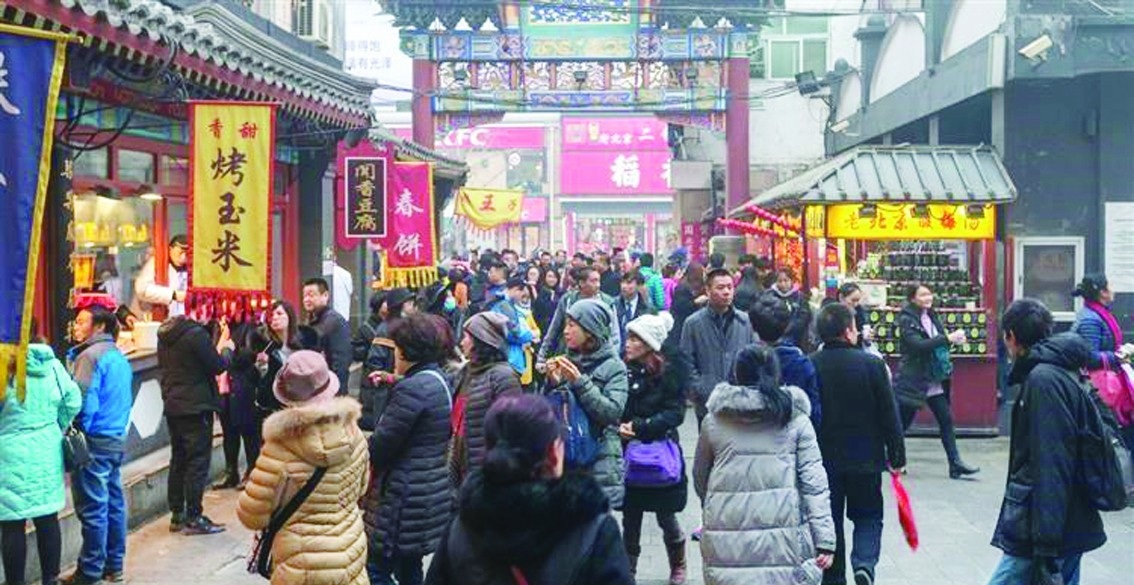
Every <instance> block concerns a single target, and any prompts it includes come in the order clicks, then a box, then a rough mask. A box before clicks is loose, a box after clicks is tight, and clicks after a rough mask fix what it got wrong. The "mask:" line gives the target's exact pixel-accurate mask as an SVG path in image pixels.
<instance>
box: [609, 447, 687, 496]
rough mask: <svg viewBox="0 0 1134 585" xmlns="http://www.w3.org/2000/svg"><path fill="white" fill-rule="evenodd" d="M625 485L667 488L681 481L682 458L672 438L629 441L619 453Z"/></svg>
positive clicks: (683, 461) (683, 462) (679, 449)
mask: <svg viewBox="0 0 1134 585" xmlns="http://www.w3.org/2000/svg"><path fill="white" fill-rule="evenodd" d="M622 456H623V460H624V461H625V466H626V485H627V486H628V487H647V488H649V487H667V486H671V485H676V484H679V483H681V476H682V471H683V469H684V465H685V460H684V459H683V458H682V456H681V447H680V446H679V445H678V444H677V442H675V441H674V440H672V439H662V440H661V441H653V442H650V443H643V442H641V441H630V443H629V444H627V445H626V451H625V452H624V453H623V454H622Z"/></svg>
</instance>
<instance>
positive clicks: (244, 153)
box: [188, 101, 276, 320]
mask: <svg viewBox="0 0 1134 585" xmlns="http://www.w3.org/2000/svg"><path fill="white" fill-rule="evenodd" d="M189 106H190V107H189V127H190V160H189V167H190V169H189V173H190V177H191V179H192V185H191V190H190V204H189V224H190V225H189V234H190V235H189V292H190V299H189V305H188V307H189V309H190V312H191V313H194V314H197V315H198V316H201V317H205V318H207V317H212V316H221V315H223V316H227V317H229V318H233V319H237V320H243V319H245V318H248V317H251V316H253V315H254V314H255V313H257V312H258V311H260V310H263V309H264V308H266V307H267V304H268V302H269V300H270V299H269V296H268V289H269V287H270V283H271V273H270V271H271V265H272V262H271V249H272V229H271V228H272V222H271V201H272V192H273V188H272V181H273V179H274V177H275V174H274V166H275V119H276V104H271V103H260V102H213V101H201V102H192V103H190V105H189Z"/></svg>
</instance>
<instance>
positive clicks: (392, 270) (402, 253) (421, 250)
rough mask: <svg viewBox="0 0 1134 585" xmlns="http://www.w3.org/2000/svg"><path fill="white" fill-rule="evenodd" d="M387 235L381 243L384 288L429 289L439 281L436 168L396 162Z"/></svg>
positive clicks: (390, 181) (392, 178)
mask: <svg viewBox="0 0 1134 585" xmlns="http://www.w3.org/2000/svg"><path fill="white" fill-rule="evenodd" d="M387 193H388V199H387V200H388V201H392V203H391V204H390V217H389V220H390V226H389V228H390V229H389V232H388V235H387V236H386V237H385V238H382V239H380V240H379V242H380V243H381V245H382V248H383V250H384V254H385V262H384V263H383V266H382V279H383V284H384V285H385V286H411V287H423V286H428V285H429V284H431V283H432V282H433V281H434V280H436V279H437V253H438V249H437V229H436V226H435V225H434V217H433V166H432V165H431V164H430V163H408V162H396V163H394V164H393V165H392V170H391V171H390V176H389V183H388V185H387Z"/></svg>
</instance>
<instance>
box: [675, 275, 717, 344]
mask: <svg viewBox="0 0 1134 585" xmlns="http://www.w3.org/2000/svg"><path fill="white" fill-rule="evenodd" d="M708 302H709V297H708V296H707V295H706V294H705V267H704V266H702V265H701V263H699V262H690V263H689V266H688V267H686V268H685V274H684V275H683V276H682V277H681V282H680V283H679V284H678V285H677V288H676V289H674V290H673V308H672V309H671V310H670V312H671V313H673V330H672V331H670V332H669V336H670V338H672V339H674V340H680V339H681V329H682V328H683V327H685V320H686V319H688V318H689V317H691V316H692V315H693V313H696V312H697V310H698V309H700V308H701V307H703V306H705V303H708Z"/></svg>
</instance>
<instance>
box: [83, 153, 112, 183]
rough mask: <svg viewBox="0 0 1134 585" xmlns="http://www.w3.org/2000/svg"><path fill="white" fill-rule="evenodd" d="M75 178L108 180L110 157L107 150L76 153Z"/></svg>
mask: <svg viewBox="0 0 1134 585" xmlns="http://www.w3.org/2000/svg"><path fill="white" fill-rule="evenodd" d="M75 176H76V177H91V178H96V179H106V178H108V177H109V176H110V157H109V155H108V154H107V150H106V149H105V148H100V149H98V150H88V151H85V152H76V153H75Z"/></svg>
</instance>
